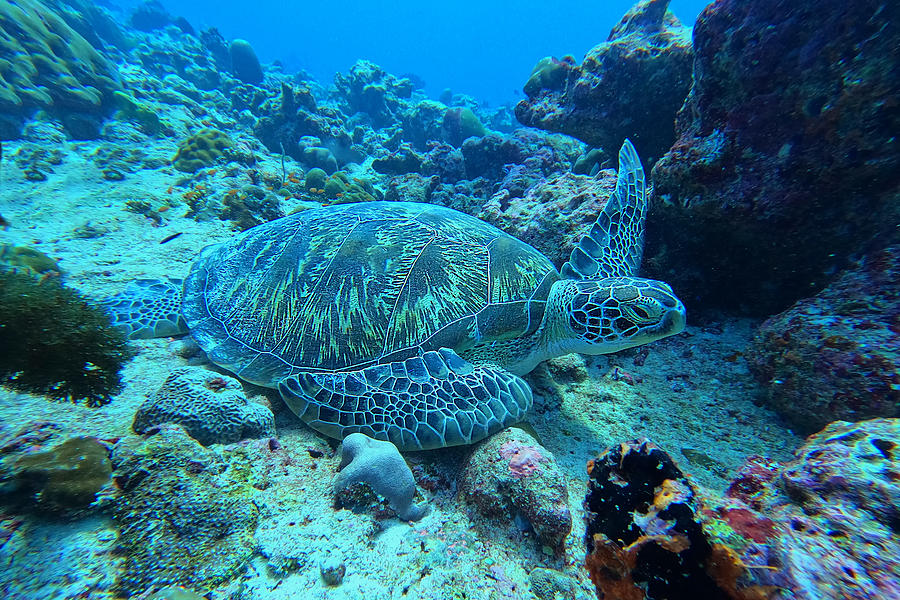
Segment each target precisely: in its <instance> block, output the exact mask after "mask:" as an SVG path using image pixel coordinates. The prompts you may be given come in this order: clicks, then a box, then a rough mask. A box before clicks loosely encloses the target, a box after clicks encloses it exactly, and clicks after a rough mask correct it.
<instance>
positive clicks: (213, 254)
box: [106, 140, 685, 450]
mask: <svg viewBox="0 0 900 600" xmlns="http://www.w3.org/2000/svg"><path fill="white" fill-rule="evenodd" d="M646 202H647V191H646V184H645V178H644V171H643V168H642V167H641V163H640V160H639V158H638V156H637V153H636V152H635V150H634V148H633V146H632V145H631V143H630V142H629V141H627V140H626V142H625V144H624V145H623V146H622V149H621V151H620V153H619V175H618V181H617V184H616V189H615V192H614V194H613V196H612V197H611V198H610V200H609V201H608V203H607V204H606V206H605V208H604V210H603V211H602V213H601V214H600V215H599V216H598V218H597V221H596V223H595V224H594V225H593V227H592V229H591V231H590V233H589V234H588V235H586V236H585V237H584V238H583V239H582V240H581V241H580V243H579V244H578V246H577V247H576V248H575V249H574V250H573V252H572V255H571V258H570V259H569V261H568V262H567V263H566V264H565V265H563V267H562V269H561V270H560V271H557V270H556V268H555V267H554V266H553V264H552V263H551V262H550V261H549V260H548V259H547V258H546V257H545V256H544V255H543V254H541V253H540V252H538V251H537V250H535V249H534V248H532V247H531V246H529V245H527V244H525V243H523V242H521V241H519V240H517V239H516V238H514V237H511V236H509V235H507V234H505V233H503V232H502V231H500V230H499V229H497V228H495V227H493V226H491V225H488V224H487V223H484V222H483V221H480V220H478V219H476V218H475V217H472V216H469V215H466V214H463V213H461V212H457V211H455V210H452V209H449V208H443V207H440V206H435V205H430V204H420V203H413V202H365V203H359V204H341V205H335V206H327V207H324V208H320V209H314V210H308V211H304V212H300V213H297V214H294V215H291V216H288V217H284V218H281V219H278V220H276V221H272V222H269V223H265V224H263V225H259V226H257V227H254V228H252V229H249V230H247V231H245V232H244V233H242V234H240V235H238V236H235V237H234V238H232V239H230V240H228V241H226V242H223V243H220V244H215V245H213V246H209V247H207V248H205V249H204V250H203V251H202V253H201V254H200V256H199V257H198V258H197V260H196V261H195V262H194V263H193V266H192V267H191V270H190V274H189V275H188V276H187V278H186V279H185V280H184V281H183V282H181V281H174V280H171V281H166V282H160V281H149V280H143V281H138V282H133V283H132V284H131V285H130V286H129V287H128V288H127V289H126V290H125V291H124V292H122V293H121V294H119V295H118V296H115V297H113V298H111V299H109V300H108V301H107V302H106V305H107V307H108V308H109V311H110V313H111V314H112V317H113V321H114V323H115V324H117V325H119V326H121V327H123V328H124V329H125V330H126V331H127V332H128V333H129V335H130V336H131V337H132V338H141V337H159V336H168V335H175V334H180V333H187V332H188V331H189V332H190V333H191V334H192V335H193V337H194V339H196V341H197V343H198V344H199V345H200V347H201V348H202V349H203V350H204V351H206V354H207V355H208V356H209V359H210V360H211V361H212V362H214V363H216V364H217V365H219V366H221V367H224V368H225V369H227V370H229V371H231V372H233V373H235V374H236V375H237V376H239V377H241V378H242V379H244V380H246V381H248V382H251V383H254V384H257V385H262V386H266V387H272V388H277V389H278V391H279V392H280V393H281V396H282V397H283V398H284V400H285V402H286V403H287V405H288V406H289V407H290V408H291V410H293V412H294V413H296V414H297V416H299V417H300V419H302V420H303V421H304V422H306V423H307V424H309V425H310V426H311V427H313V428H314V429H316V430H318V431H320V432H321V433H323V434H325V435H328V436H331V437H335V438H339V439H340V438H343V437H344V436H346V435H349V434H350V433H354V432H362V433H364V434H366V435H369V436H371V437H373V438H376V439H382V440H389V441H391V442H393V443H394V444H395V445H396V446H397V447H398V448H400V449H401V450H420V449H429V448H439V447H443V446H453V445H458V444H470V443H473V442H476V441H478V440H481V439H483V438H485V437H487V436H489V435H491V434H493V433H495V432H497V431H499V430H501V429H503V428H504V427H507V426H508V425H511V424H513V423H515V422H517V421H519V420H521V419H522V418H523V417H524V416H525V413H526V412H527V411H528V410H529V408H530V407H531V403H532V395H531V389H530V388H529V387H528V384H526V383H525V382H524V381H523V380H522V379H521V378H520V377H519V375H522V374H525V373H527V372H529V371H530V370H532V369H533V368H534V367H535V366H536V365H537V364H538V363H539V362H540V361H542V360H544V359H547V358H551V357H554V356H560V355H563V354H567V353H569V352H582V353H585V354H604V353H610V352H615V351H617V350H622V349H623V348H629V347H632V346H637V345H640V344H645V343H647V342H650V341H653V340H657V339H660V338H663V337H666V336H669V335H673V334H676V333H678V332H680V331H681V330H682V329H683V328H684V323H685V311H684V306H683V305H682V303H681V302H680V301H679V300H678V298H677V297H676V296H675V295H674V293H673V292H672V289H671V288H670V287H669V286H668V285H666V284H665V283H662V282H659V281H653V280H649V279H642V278H639V277H636V271H637V269H638V266H639V265H640V262H641V255H642V248H643V230H644V215H645V211H646Z"/></svg>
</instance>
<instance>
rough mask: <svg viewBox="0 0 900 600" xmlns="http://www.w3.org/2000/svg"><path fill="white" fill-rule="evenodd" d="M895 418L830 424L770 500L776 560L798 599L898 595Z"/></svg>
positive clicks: (899, 423) (899, 437) (899, 431)
mask: <svg viewBox="0 0 900 600" xmlns="http://www.w3.org/2000/svg"><path fill="white" fill-rule="evenodd" d="M898 449H900V420H897V419H875V420H871V421H865V422H863V423H846V422H836V423H832V424H831V425H829V426H828V427H826V428H825V429H824V430H822V431H821V432H820V433H818V434H816V435H814V436H812V437H810V438H809V439H808V440H807V441H806V444H805V445H804V446H803V447H802V448H800V449H799V450H798V451H797V453H796V454H795V456H796V459H795V460H794V461H793V462H791V463H789V464H788V465H786V467H785V468H784V469H783V470H782V472H781V475H780V478H779V480H778V485H779V489H778V493H777V494H776V495H775V496H774V497H773V499H772V500H771V506H772V508H771V510H770V515H771V516H772V518H774V519H776V520H777V521H778V522H780V523H781V524H782V527H781V529H780V531H781V536H780V537H779V538H778V540H777V542H776V544H775V554H776V557H777V558H776V560H777V563H776V564H779V565H780V566H781V568H782V570H783V573H784V575H785V576H786V577H788V578H789V579H788V580H789V582H790V583H789V589H791V590H792V591H793V593H794V597H795V598H797V599H798V600H832V599H833V600H863V599H868V598H896V597H900V563H898V562H897V559H896V557H897V556H900V537H898V535H897V529H898V523H900V508H898V507H900V476H898V473H900V453H898Z"/></svg>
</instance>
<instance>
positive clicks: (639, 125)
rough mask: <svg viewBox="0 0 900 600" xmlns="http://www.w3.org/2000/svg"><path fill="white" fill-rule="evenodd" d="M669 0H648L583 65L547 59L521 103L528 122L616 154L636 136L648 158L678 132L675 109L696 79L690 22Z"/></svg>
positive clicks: (661, 151) (520, 110)
mask: <svg viewBox="0 0 900 600" xmlns="http://www.w3.org/2000/svg"><path fill="white" fill-rule="evenodd" d="M668 6H669V0H642V1H641V2H639V3H638V4H636V5H635V6H634V7H633V8H632V9H631V10H630V11H629V12H628V13H627V14H626V15H625V16H624V17H622V20H621V21H620V22H619V24H618V25H616V26H615V27H614V28H613V30H612V31H611V32H610V34H609V38H608V39H607V41H606V42H604V43H602V44H600V45H599V46H596V47H595V48H593V49H592V50H591V51H590V52H588V53H587V56H585V58H584V61H583V62H582V63H581V65H575V64H574V60H573V59H571V57H567V58H564V59H563V60H556V59H554V58H552V57H545V58H543V59H541V60H540V61H539V62H538V64H537V65H536V66H535V68H534V71H532V73H531V76H530V77H529V79H528V81H527V82H526V84H525V88H524V91H525V94H526V96H527V99H525V100H521V101H519V103H518V104H517V105H516V118H517V119H518V120H519V122H520V123H522V124H523V125H527V126H530V127H539V128H541V129H546V130H548V131H554V132H559V133H566V134H569V135H571V136H574V137H576V138H578V139H580V140H582V141H584V142H586V143H588V144H591V145H593V146H599V147H600V148H602V149H604V150H605V151H606V152H607V153H608V154H610V155H612V154H613V153H614V152H615V149H616V148H618V147H619V146H620V145H621V144H622V140H623V139H625V138H630V139H631V140H632V142H634V145H635V147H636V148H637V150H638V152H639V153H640V155H641V158H642V159H643V160H644V162H645V163H646V164H647V165H652V164H653V163H654V162H655V161H656V160H657V159H658V158H659V157H660V156H662V155H663V154H664V153H665V152H666V150H668V149H669V147H670V146H671V145H672V141H673V140H674V139H675V125H674V124H675V113H676V111H677V110H678V109H679V108H680V107H681V105H682V103H683V102H684V98H685V96H686V95H687V93H688V89H689V87H690V84H691V62H692V58H693V55H692V53H691V40H690V28H688V27H684V26H683V25H682V24H681V23H680V22H679V21H678V19H677V18H676V17H675V15H673V14H672V13H671V12H670V11H669V10H668Z"/></svg>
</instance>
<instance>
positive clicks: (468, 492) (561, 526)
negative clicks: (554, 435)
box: [460, 427, 572, 551]
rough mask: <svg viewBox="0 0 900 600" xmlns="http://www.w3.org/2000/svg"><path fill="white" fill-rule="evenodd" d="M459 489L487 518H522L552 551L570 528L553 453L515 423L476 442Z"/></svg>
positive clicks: (566, 499) (562, 483)
mask: <svg viewBox="0 0 900 600" xmlns="http://www.w3.org/2000/svg"><path fill="white" fill-rule="evenodd" d="M460 493H461V494H462V496H463V498H464V499H465V500H466V501H467V502H470V503H471V504H473V505H474V506H475V507H476V508H477V509H478V510H479V511H480V512H481V513H482V514H483V515H485V516H487V517H491V518H505V519H509V520H510V521H512V520H513V519H514V518H516V517H517V516H518V517H521V518H524V519H525V520H527V522H528V523H529V524H530V525H531V528H532V529H534V533H535V535H536V536H537V539H538V542H540V544H542V545H543V546H547V547H549V548H550V549H551V550H553V551H559V550H560V549H561V548H562V545H563V543H564V541H565V539H566V536H567V535H568V534H569V532H570V531H571V530H572V514H571V512H570V511H569V493H568V489H567V487H566V481H565V477H564V476H563V474H562V471H561V470H560V468H559V466H558V465H557V463H556V458H555V457H554V456H553V454H552V453H551V452H550V451H549V450H547V449H546V448H544V447H543V446H541V445H540V444H539V443H538V441H537V440H535V439H534V438H533V437H532V436H531V435H529V434H528V433H526V432H525V431H523V430H521V429H519V428H517V427H510V428H509V429H506V430H504V431H502V432H500V433H498V434H496V435H494V436H491V437H490V438H488V439H487V440H485V441H484V442H482V443H480V444H479V445H478V446H476V448H475V451H474V452H473V453H472V455H471V456H470V457H469V460H468V462H467V463H466V465H465V467H464V470H463V473H462V480H461V483H460Z"/></svg>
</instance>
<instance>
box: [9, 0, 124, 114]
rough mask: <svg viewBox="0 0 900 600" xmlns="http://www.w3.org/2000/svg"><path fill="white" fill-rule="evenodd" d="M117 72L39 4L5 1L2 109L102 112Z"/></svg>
mask: <svg viewBox="0 0 900 600" xmlns="http://www.w3.org/2000/svg"><path fill="white" fill-rule="evenodd" d="M118 87H119V84H118V76H117V74H116V71H115V68H114V67H113V65H111V64H110V63H109V62H108V61H107V60H106V59H105V58H104V57H103V56H101V55H100V54H99V53H98V52H97V51H96V50H94V48H92V47H91V45H90V44H89V43H88V42H87V41H86V40H85V39H84V38H83V37H81V36H80V35H79V34H78V33H76V32H75V31H74V30H73V29H72V28H71V27H69V26H68V25H66V23H65V21H63V20H62V18H61V17H60V16H59V15H57V14H56V13H55V12H53V11H52V10H51V9H49V8H47V7H46V6H44V5H43V4H41V3H40V2H37V1H36V0H16V1H15V2H13V1H12V0H0V110H2V111H4V112H7V111H8V112H17V113H21V112H27V111H29V110H31V109H34V108H39V107H41V108H60V109H69V110H78V111H87V112H99V110H100V108H101V105H102V103H103V100H104V99H105V97H106V96H107V95H108V94H110V93H111V92H112V90H114V89H116V88H118Z"/></svg>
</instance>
